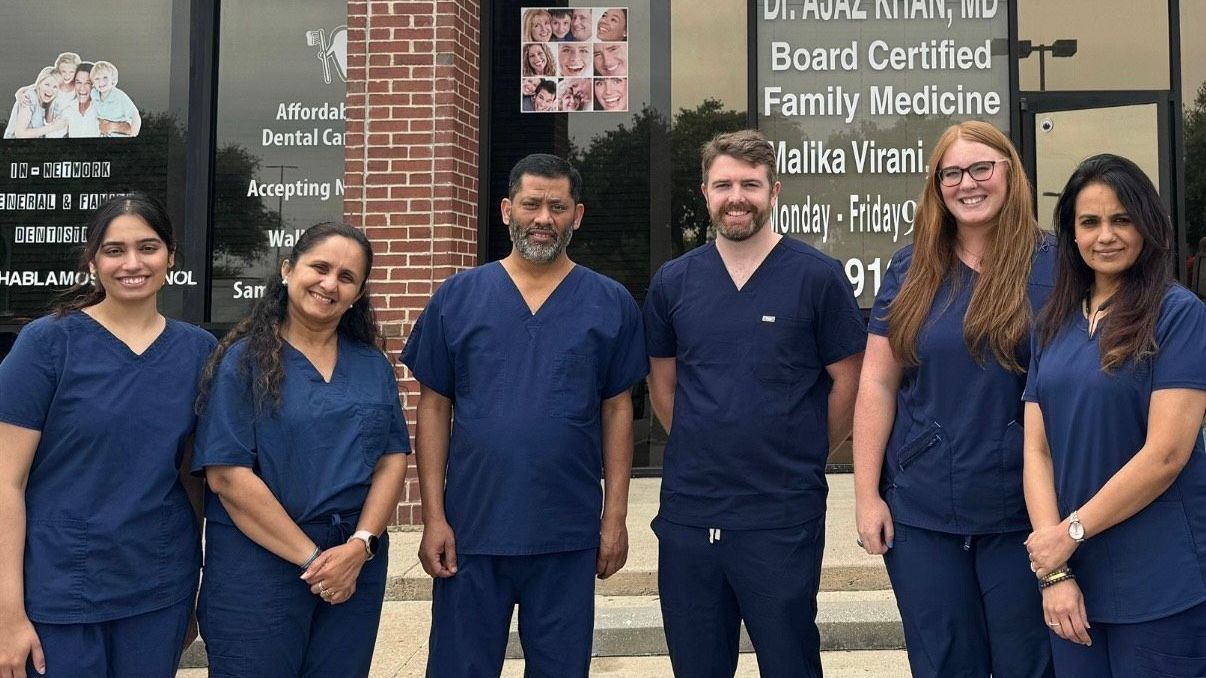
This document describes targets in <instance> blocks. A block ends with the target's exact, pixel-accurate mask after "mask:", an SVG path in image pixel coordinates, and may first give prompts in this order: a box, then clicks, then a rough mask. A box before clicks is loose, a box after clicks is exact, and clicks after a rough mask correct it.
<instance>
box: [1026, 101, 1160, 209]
mask: <svg viewBox="0 0 1206 678" xmlns="http://www.w3.org/2000/svg"><path fill="white" fill-rule="evenodd" d="M1157 110H1158V109H1157V107H1156V104H1145V105H1142V106H1119V107H1116V108H1090V109H1085V110H1075V111H1060V112H1055V113H1042V114H1039V115H1037V116H1036V117H1035V121H1034V136H1035V142H1034V156H1035V173H1034V188H1035V193H1036V194H1037V195H1038V213H1037V214H1038V221H1039V225H1040V226H1042V227H1043V228H1044V229H1047V230H1054V229H1053V225H1052V221H1051V214H1052V211H1053V210H1054V209H1055V201H1056V200H1057V199H1058V198H1059V192H1060V191H1061V190H1062V189H1063V186H1064V183H1065V182H1067V181H1068V177H1070V176H1072V171H1073V170H1074V169H1076V166H1077V165H1078V164H1080V161H1081V160H1084V159H1085V158H1087V157H1089V156H1091V155H1096V154H1098V153H1114V154H1116V155H1121V156H1124V157H1127V158H1130V159H1131V160H1133V161H1134V162H1135V164H1136V165H1139V167H1141V168H1142V169H1143V171H1144V172H1145V173H1147V176H1148V177H1149V178H1150V179H1151V180H1152V183H1153V184H1155V185H1156V186H1159V185H1160V152H1159V150H1160V140H1159V133H1158V122H1159V121H1158V118H1157V115H1158V113H1157Z"/></svg>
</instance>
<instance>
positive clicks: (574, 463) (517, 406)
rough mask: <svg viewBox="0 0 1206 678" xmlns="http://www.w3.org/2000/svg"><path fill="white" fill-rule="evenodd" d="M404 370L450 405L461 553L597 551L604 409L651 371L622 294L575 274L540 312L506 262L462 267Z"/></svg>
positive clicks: (451, 502)
mask: <svg viewBox="0 0 1206 678" xmlns="http://www.w3.org/2000/svg"><path fill="white" fill-rule="evenodd" d="M402 362H403V363H404V364H405V365H406V366H407V367H409V368H410V370H411V372H413V373H414V375H415V379H417V380H418V381H419V383H421V384H423V385H424V386H426V387H427V388H429V389H432V390H433V391H435V392H437V393H439V394H441V395H443V396H444V397H446V398H449V399H451V400H452V402H453V415H454V417H453V424H452V438H451V440H450V442H449V452H448V475H447V484H446V486H445V489H444V503H445V512H446V514H447V517H448V524H449V525H451V526H452V529H453V531H454V533H455V534H456V547H457V549H456V550H457V551H458V552H460V553H467V554H477V555H529V554H538V553H556V552H561V551H574V550H579V549H587V548H597V547H598V545H599V519H600V514H601V512H602V506H603V493H602V487H601V486H600V483H599V481H600V479H601V477H602V468H603V448H602V421H601V416H600V408H601V406H602V403H603V401H604V400H606V399H608V398H611V397H614V396H616V395H619V394H621V393H624V392H625V391H627V390H628V389H629V388H631V387H632V385H633V384H635V383H636V382H638V381H640V380H641V379H643V378H644V377H645V375H646V374H647V373H648V372H649V366H648V361H647V360H646V359H645V352H644V348H643V345H642V333H641V319H640V312H639V311H638V309H637V306H636V302H635V301H633V299H632V295H630V294H629V293H628V291H627V290H626V289H624V287H623V286H621V285H620V284H619V283H617V282H615V281H614V280H611V279H610V278H606V277H604V276H602V275H600V274H598V273H595V272H594V271H591V270H590V269H588V268H586V267H584V266H574V268H572V269H571V270H570V272H569V274H568V275H567V276H566V277H565V279H564V280H562V281H561V284H560V285H559V286H558V287H557V288H556V289H555V290H554V291H553V293H552V295H550V296H549V298H548V299H547V300H546V301H545V302H544V305H542V306H541V307H540V309H539V310H538V311H537V312H536V313H535V314H534V315H533V314H532V313H531V311H530V310H529V309H528V306H527V304H526V303H525V302H524V300H523V295H522V294H520V292H519V289H518V288H517V287H516V286H515V283H514V282H513V281H512V280H511V277H510V275H508V274H507V271H506V269H504V268H503V267H502V264H500V263H498V262H493V263H489V264H486V265H484V266H479V267H478V268H474V269H471V270H468V271H464V272H462V273H458V274H457V275H454V276H453V277H451V278H449V279H448V280H447V281H445V282H444V284H443V285H441V286H440V289H439V290H437V291H436V293H435V295H433V296H432V298H431V301H430V302H428V304H427V308H426V309H425V310H424V311H423V314H422V315H421V316H420V317H419V320H418V322H416V323H415V326H414V329H413V330H412V331H411V335H410V338H409V339H408V341H407V342H406V349H405V350H404V351H403V353H402Z"/></svg>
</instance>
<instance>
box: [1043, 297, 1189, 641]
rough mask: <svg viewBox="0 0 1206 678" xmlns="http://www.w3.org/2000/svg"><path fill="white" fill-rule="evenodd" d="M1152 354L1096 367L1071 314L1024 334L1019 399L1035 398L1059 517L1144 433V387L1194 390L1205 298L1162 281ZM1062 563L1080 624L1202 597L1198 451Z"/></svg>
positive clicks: (1147, 395)
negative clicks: (1076, 596) (1083, 616)
mask: <svg viewBox="0 0 1206 678" xmlns="http://www.w3.org/2000/svg"><path fill="white" fill-rule="evenodd" d="M1155 338H1156V346H1157V351H1156V355H1155V356H1154V357H1153V358H1151V359H1149V360H1145V361H1143V362H1140V363H1138V364H1134V363H1132V364H1129V365H1126V366H1124V367H1121V368H1118V369H1116V370H1114V371H1113V372H1112V373H1106V372H1104V371H1103V370H1102V369H1101V352H1100V342H1099V334H1094V335H1092V336H1090V335H1089V321H1088V320H1087V319H1085V318H1084V317H1083V316H1082V315H1081V314H1080V313H1077V314H1076V315H1075V317H1074V318H1071V319H1069V321H1068V323H1067V325H1066V326H1065V327H1064V328H1063V329H1062V330H1061V331H1060V332H1059V334H1057V335H1056V336H1055V338H1054V339H1052V341H1051V343H1050V344H1049V345H1047V346H1039V342H1038V341H1035V342H1034V345H1035V348H1034V350H1033V358H1032V359H1031V363H1030V375H1029V378H1028V381H1027V383H1026V393H1025V399H1026V400H1027V401H1029V402H1034V403H1038V404H1039V406H1040V407H1041V409H1042V411H1043V425H1044V427H1045V428H1046V432H1047V443H1048V445H1049V446H1050V448H1051V461H1052V465H1053V468H1054V471H1055V494H1056V497H1057V499H1058V502H1059V510H1060V515H1062V516H1066V515H1068V514H1069V513H1071V512H1072V511H1073V510H1076V509H1079V508H1080V507H1081V506H1083V505H1084V503H1085V502H1087V501H1088V500H1089V499H1091V498H1092V497H1093V496H1094V495H1095V494H1097V492H1098V490H1100V489H1101V487H1102V486H1103V485H1105V484H1106V482H1107V481H1108V480H1109V479H1110V478H1112V477H1113V476H1114V474H1116V473H1117V472H1118V470H1119V469H1121V468H1122V467H1123V466H1124V465H1125V464H1126V463H1127V462H1129V461H1130V460H1131V458H1132V457H1134V456H1135V454H1136V453H1137V452H1139V450H1140V449H1141V448H1142V447H1143V445H1144V442H1145V441H1146V440H1147V417H1148V411H1149V407H1150V405H1151V398H1152V392H1153V391H1157V390H1160V389H1165V388H1187V389H1197V390H1206V305H1204V304H1203V303H1202V302H1201V301H1200V300H1198V299H1197V298H1196V296H1195V295H1194V294H1193V293H1192V292H1190V291H1189V290H1187V289H1185V288H1184V287H1181V286H1180V285H1171V286H1170V287H1169V289H1168V291H1167V292H1166V293H1165V294H1164V300H1163V303H1162V304H1161V306H1160V316H1159V318H1158V319H1157V321H1156V337H1155ZM1070 562H1071V565H1072V570H1073V571H1074V572H1075V573H1076V581H1077V583H1078V584H1080V588H1081V591H1082V592H1083V593H1084V598H1085V608H1086V610H1087V611H1088V616H1089V619H1090V620H1091V621H1101V622H1107V623H1116V624H1124V623H1136V622H1144V621H1150V620H1153V619H1160V618H1163V617H1167V616H1169V615H1172V614H1175V613H1177V612H1181V611H1182V610H1187V609H1189V608H1191V607H1193V606H1194V605H1197V604H1199V603H1201V602H1203V601H1206V450H1204V449H1203V441H1202V436H1201V435H1198V437H1197V440H1196V441H1194V446H1193V452H1192V453H1191V454H1190V455H1189V462H1188V463H1187V464H1186V465H1185V468H1183V469H1182V470H1181V473H1180V474H1179V475H1178V476H1177V479H1176V480H1174V481H1173V484H1172V486H1171V487H1169V488H1168V489H1167V490H1165V492H1164V493H1163V494H1161V495H1160V496H1159V497H1157V498H1156V500H1155V501H1153V502H1152V503H1151V504H1148V505H1147V506H1146V507H1145V508H1144V509H1142V510H1141V511H1139V512H1138V513H1136V514H1135V515H1133V516H1131V517H1130V518H1127V519H1126V520H1124V521H1122V522H1121V523H1119V524H1117V525H1115V526H1114V527H1111V528H1109V529H1108V530H1105V531H1104V532H1102V533H1100V534H1098V535H1096V536H1094V537H1091V538H1089V539H1087V540H1085V541H1084V542H1083V543H1082V544H1081V545H1080V546H1078V547H1077V549H1076V552H1075V553H1074V554H1072V559H1071V561H1070Z"/></svg>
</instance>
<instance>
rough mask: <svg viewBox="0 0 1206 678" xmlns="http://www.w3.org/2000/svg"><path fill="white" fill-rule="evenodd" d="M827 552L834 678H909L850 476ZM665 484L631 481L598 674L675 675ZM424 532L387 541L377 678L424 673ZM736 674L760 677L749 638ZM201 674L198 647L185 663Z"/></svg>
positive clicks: (602, 590)
mask: <svg viewBox="0 0 1206 678" xmlns="http://www.w3.org/2000/svg"><path fill="white" fill-rule="evenodd" d="M829 484H830V494H829V502H828V514H827V515H828V518H827V520H826V530H825V533H826V535H825V540H826V541H825V555H824V561H823V566H822V567H823V569H822V577H821V588H822V593H821V595H820V598H819V600H818V603H819V613H818V620H817V621H818V625H819V626H820V627H821V635H822V644H823V649H824V650H826V651H825V652H823V653H822V660H823V663H824V666H825V675H826V676H827V677H828V678H835V677H836V678H854V677H855V676H859V677H876V678H894V677H896V676H907V675H909V671H908V664H907V661H906V658H905V653H904V651H903V650H901V649H899V648H901V647H903V636H902V633H901V629H900V617H899V614H898V613H897V610H896V605H895V601H894V599H893V598H892V593H891V591H890V590H889V583H888V579H887V575H886V573H885V571H884V567H883V560H882V559H881V558H879V557H877V556H876V557H873V556H868V555H867V554H866V553H864V552H863V550H862V549H861V548H859V547H858V546H857V545H856V544H855V541H854V537H855V530H854V490H853V477H852V476H850V475H845V474H843V475H831V476H829ZM660 486H661V482H660V480H659V479H656V478H644V479H634V480H633V481H632V488H631V493H630V500H629V511H628V533H629V534H628V537H629V555H628V563H627V564H626V565H625V567H624V569H623V570H621V571H620V572H619V573H617V574H616V575H615V576H613V577H612V578H610V579H608V580H607V581H602V582H598V583H597V586H596V594H597V596H596V624H595V626H596V629H595V642H594V655H595V659H594V660H593V662H592V664H591V675H600V676H604V675H614V676H625V678H647V677H648V678H652V677H654V676H657V677H663V676H670V675H671V673H670V661H669V658H668V657H666V656H665V651H666V650H665V637H664V635H663V633H662V630H661V610H660V607H659V603H658V599H657V538H656V537H655V536H654V534H653V531H652V530H651V529H650V528H649V523H650V521H651V520H652V519H653V516H654V515H655V514H656V513H657V506H658V492H659V489H660ZM420 537H421V534H420V533H419V532H418V531H416V530H413V529H406V528H403V529H400V530H397V531H393V532H391V534H390V567H389V577H390V580H389V584H388V588H387V590H386V603H385V607H384V610H383V612H382V618H381V628H380V632H379V634H378V638H377V646H376V651H375V654H374V659H373V672H372V674H371V675H372V676H382V677H384V676H390V677H395V676H396V677H410V676H415V677H418V676H423V675H424V670H425V666H426V662H427V634H428V630H429V629H430V624H431V604H430V602H427V601H429V600H430V598H431V578H430V577H428V576H427V574H426V573H424V572H423V568H422V566H421V565H420V564H419V559H418V555H417V553H418V546H419V539H420ZM511 636H512V638H511V643H510V646H509V647H508V653H507V656H508V657H510V659H508V660H507V663H506V668H505V669H504V672H503V675H504V676H515V677H518V676H522V675H523V660H522V659H521V658H520V657H521V656H522V652H521V650H520V647H519V644H518V642H517V640H518V638H517V632H516V627H515V623H514V621H513V623H512V633H511ZM742 646H743V647H742V649H743V652H745V653H747V654H743V655H742V657H741V662H740V665H739V668H738V672H737V675H738V676H741V677H749V676H757V675H758V669H757V663H756V660H755V658H754V656H753V655H752V654H748V652H749V650H750V647H749V642H748V640H747V639H746V638H745V637H744V633H743V638H742ZM182 665H183V666H186V667H190V666H191V667H203V666H204V653H203V650H202V649H201V647H200V643H198V645H197V646H194V647H193V648H191V649H190V651H189V653H188V654H187V655H186V657H185V661H184V662H183V664H182ZM204 675H206V673H205V669H203V668H188V669H182V670H181V671H180V672H179V673H178V674H177V678H199V677H200V676H204Z"/></svg>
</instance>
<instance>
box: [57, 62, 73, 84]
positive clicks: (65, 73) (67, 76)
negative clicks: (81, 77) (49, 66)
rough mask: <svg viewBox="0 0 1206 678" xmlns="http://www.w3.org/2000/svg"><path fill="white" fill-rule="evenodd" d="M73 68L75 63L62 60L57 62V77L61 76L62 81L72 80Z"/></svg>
mask: <svg viewBox="0 0 1206 678" xmlns="http://www.w3.org/2000/svg"><path fill="white" fill-rule="evenodd" d="M75 70H76V66H75V64H73V63H70V62H66V61H64V62H63V63H61V64H59V77H60V78H62V81H63V82H74V81H75Z"/></svg>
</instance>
